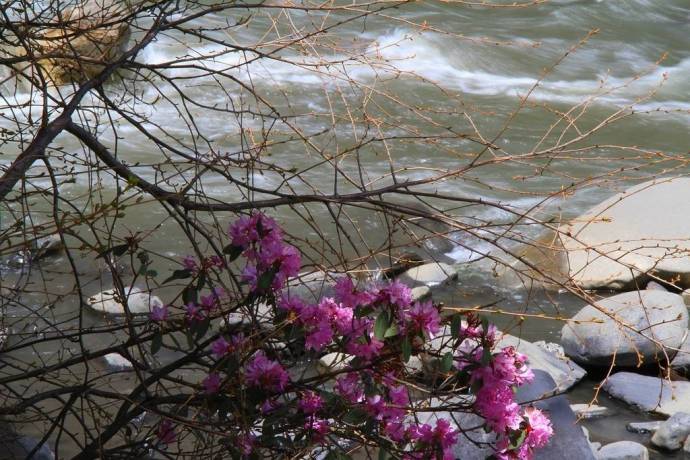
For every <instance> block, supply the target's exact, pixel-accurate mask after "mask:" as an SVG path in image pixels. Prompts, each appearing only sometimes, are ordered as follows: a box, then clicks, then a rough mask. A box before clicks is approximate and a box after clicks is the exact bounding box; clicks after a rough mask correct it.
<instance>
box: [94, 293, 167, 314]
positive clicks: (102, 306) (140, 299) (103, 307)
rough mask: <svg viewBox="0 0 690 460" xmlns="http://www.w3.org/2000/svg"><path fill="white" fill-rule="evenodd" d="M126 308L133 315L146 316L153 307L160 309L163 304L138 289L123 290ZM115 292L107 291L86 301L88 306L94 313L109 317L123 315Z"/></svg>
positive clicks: (123, 308)
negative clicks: (108, 315) (125, 295)
mask: <svg viewBox="0 0 690 460" xmlns="http://www.w3.org/2000/svg"><path fill="white" fill-rule="evenodd" d="M125 292H126V293H127V307H128V309H129V312H130V313H132V314H134V315H146V314H148V313H149V312H150V311H151V309H152V308H153V307H162V306H163V302H161V299H160V298H158V297H157V296H155V295H151V293H149V292H145V291H143V290H142V289H141V288H138V287H136V286H135V287H130V288H125ZM116 297H117V296H116V290H115V289H108V290H105V291H103V292H99V293H98V294H96V295H93V296H91V297H89V298H88V299H87V303H88V305H89V306H90V307H91V308H93V309H94V310H96V311H100V312H103V313H108V314H111V315H124V314H125V307H124V305H123V304H121V303H120V302H118V301H117V300H116Z"/></svg>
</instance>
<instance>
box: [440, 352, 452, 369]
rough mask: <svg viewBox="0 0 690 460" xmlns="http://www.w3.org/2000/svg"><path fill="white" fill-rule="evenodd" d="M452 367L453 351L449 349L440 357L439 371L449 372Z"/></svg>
mask: <svg viewBox="0 0 690 460" xmlns="http://www.w3.org/2000/svg"><path fill="white" fill-rule="evenodd" d="M452 368H453V352H452V351H449V352H448V353H446V354H445V355H443V358H441V372H450V370H451V369H452Z"/></svg>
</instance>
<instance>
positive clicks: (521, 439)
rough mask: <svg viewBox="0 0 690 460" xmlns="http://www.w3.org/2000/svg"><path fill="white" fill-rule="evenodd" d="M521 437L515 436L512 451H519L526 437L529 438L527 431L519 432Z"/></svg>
mask: <svg viewBox="0 0 690 460" xmlns="http://www.w3.org/2000/svg"><path fill="white" fill-rule="evenodd" d="M518 433H519V435H518V436H515V438H513V439H512V440H511V441H512V442H511V443H510V449H511V450H512V449H517V448H518V447H520V446H521V445H522V443H523V442H525V437H527V431H519V432H518Z"/></svg>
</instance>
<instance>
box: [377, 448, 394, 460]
mask: <svg viewBox="0 0 690 460" xmlns="http://www.w3.org/2000/svg"><path fill="white" fill-rule="evenodd" d="M389 458H391V454H390V453H389V452H388V451H387V450H386V449H383V448H379V460H388V459H389Z"/></svg>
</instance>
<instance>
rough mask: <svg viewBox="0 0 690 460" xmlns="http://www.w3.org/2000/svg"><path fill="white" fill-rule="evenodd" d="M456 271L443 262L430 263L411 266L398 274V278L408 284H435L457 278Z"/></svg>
mask: <svg viewBox="0 0 690 460" xmlns="http://www.w3.org/2000/svg"><path fill="white" fill-rule="evenodd" d="M457 276H458V271H457V270H456V269H455V268H453V267H452V266H451V265H448V264H444V263H437V262H434V263H430V264H424V265H420V266H418V267H414V268H411V269H409V270H407V271H406V272H405V273H403V274H402V275H400V277H399V279H400V281H402V282H403V283H406V284H408V285H409V286H419V285H425V286H437V285H439V284H443V283H446V282H448V281H450V280H453V279H455V278H457Z"/></svg>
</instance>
